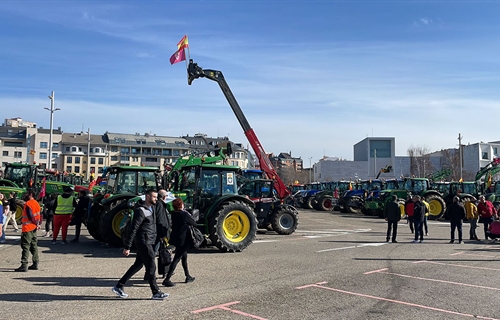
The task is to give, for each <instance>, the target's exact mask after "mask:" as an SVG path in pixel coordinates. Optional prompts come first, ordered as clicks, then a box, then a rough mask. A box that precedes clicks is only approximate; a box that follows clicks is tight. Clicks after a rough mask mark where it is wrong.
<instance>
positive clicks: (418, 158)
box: [407, 145, 436, 178]
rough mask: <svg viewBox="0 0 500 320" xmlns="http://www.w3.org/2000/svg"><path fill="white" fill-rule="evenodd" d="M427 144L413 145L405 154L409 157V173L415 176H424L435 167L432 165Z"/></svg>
mask: <svg viewBox="0 0 500 320" xmlns="http://www.w3.org/2000/svg"><path fill="white" fill-rule="evenodd" d="M429 153H430V151H429V148H428V147H427V146H425V145H424V146H413V145H411V146H410V147H409V148H408V151H407V154H408V156H409V157H410V174H411V175H412V176H415V177H420V178H424V177H425V176H426V175H428V174H431V173H432V172H433V171H435V170H436V169H435V168H434V166H433V165H432V163H431V161H430V156H429Z"/></svg>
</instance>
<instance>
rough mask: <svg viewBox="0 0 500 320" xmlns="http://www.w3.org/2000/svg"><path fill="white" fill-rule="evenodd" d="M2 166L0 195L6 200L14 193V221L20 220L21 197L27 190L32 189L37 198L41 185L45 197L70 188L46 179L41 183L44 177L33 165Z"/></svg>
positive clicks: (22, 203) (39, 169)
mask: <svg viewBox="0 0 500 320" xmlns="http://www.w3.org/2000/svg"><path fill="white" fill-rule="evenodd" d="M4 166H5V168H4V173H3V178H2V179H0V193H3V194H4V195H5V196H6V198H7V199H8V198H9V193H10V192H15V193H16V195H17V201H16V202H17V210H16V220H20V219H21V216H22V213H23V207H24V201H23V200H22V195H23V194H24V193H25V192H26V189H27V188H33V189H34V190H35V191H36V193H37V198H38V196H39V192H40V191H41V190H42V185H43V184H45V195H50V194H53V193H55V194H62V193H63V186H72V185H70V184H68V183H63V182H58V181H50V180H48V179H45V182H43V177H44V175H43V174H42V169H41V168H40V167H39V166H36V165H33V164H26V163H4Z"/></svg>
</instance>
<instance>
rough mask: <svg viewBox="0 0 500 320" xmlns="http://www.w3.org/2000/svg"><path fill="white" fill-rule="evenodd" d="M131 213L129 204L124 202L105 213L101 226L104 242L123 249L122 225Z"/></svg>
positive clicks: (100, 231) (102, 216)
mask: <svg viewBox="0 0 500 320" xmlns="http://www.w3.org/2000/svg"><path fill="white" fill-rule="evenodd" d="M128 212H129V208H128V206H127V202H126V201H124V202H122V203H120V204H118V205H116V206H115V207H113V209H111V210H109V211H105V212H103V214H102V215H101V222H100V226H99V233H100V235H101V237H102V238H103V239H104V241H105V242H106V243H108V244H110V245H112V246H114V247H123V241H122V236H121V232H120V224H121V222H122V221H123V218H124V217H125V215H126V214H127V213H128Z"/></svg>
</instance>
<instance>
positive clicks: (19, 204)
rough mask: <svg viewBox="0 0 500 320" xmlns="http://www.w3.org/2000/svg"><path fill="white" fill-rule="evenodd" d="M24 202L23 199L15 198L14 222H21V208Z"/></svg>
mask: <svg viewBox="0 0 500 320" xmlns="http://www.w3.org/2000/svg"><path fill="white" fill-rule="evenodd" d="M25 203H26V202H24V201H23V200H19V199H16V222H17V223H21V220H22V218H23V209H24V204H25Z"/></svg>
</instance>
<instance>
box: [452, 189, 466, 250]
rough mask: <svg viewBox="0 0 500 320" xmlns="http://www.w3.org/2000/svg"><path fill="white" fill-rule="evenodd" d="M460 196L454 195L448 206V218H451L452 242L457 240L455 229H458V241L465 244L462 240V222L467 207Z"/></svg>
mask: <svg viewBox="0 0 500 320" xmlns="http://www.w3.org/2000/svg"><path fill="white" fill-rule="evenodd" d="M459 200H460V198H459V197H458V196H455V197H453V203H452V204H451V205H450V207H449V208H448V218H450V225H451V238H450V243H453V242H455V229H457V230H458V243H460V244H463V243H464V242H463V241H462V223H463V221H464V219H465V215H466V212H465V208H464V206H463V205H462V204H461V203H460V201H459Z"/></svg>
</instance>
